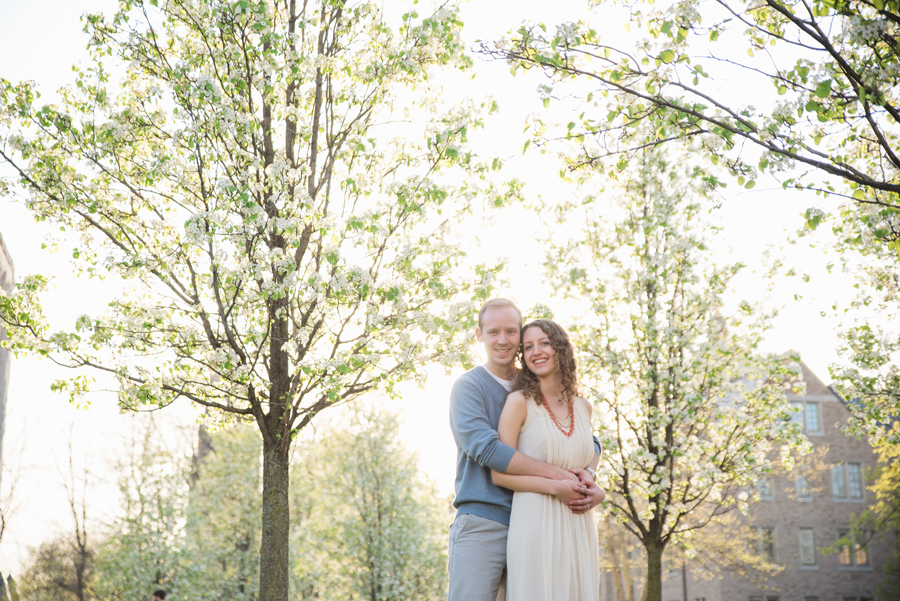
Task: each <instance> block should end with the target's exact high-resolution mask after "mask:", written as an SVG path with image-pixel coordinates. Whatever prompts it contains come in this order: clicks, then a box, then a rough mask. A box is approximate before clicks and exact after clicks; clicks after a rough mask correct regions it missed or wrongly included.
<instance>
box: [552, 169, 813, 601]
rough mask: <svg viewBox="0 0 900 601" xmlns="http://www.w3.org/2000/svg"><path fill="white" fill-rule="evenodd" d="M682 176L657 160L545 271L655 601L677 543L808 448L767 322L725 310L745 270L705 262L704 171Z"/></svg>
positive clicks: (613, 500)
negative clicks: (566, 315) (558, 297)
mask: <svg viewBox="0 0 900 601" xmlns="http://www.w3.org/2000/svg"><path fill="white" fill-rule="evenodd" d="M684 171H686V173H685V172H680V171H679V170H678V169H677V168H676V167H674V166H672V165H671V164H669V162H668V161H667V160H666V159H665V158H664V157H663V156H661V153H650V152H649V151H648V152H647V153H645V156H644V157H642V160H641V162H640V164H639V166H632V167H631V168H630V171H629V173H628V175H629V176H630V177H629V182H630V183H629V184H628V185H627V186H624V188H625V189H624V190H623V191H622V192H621V199H622V200H621V202H620V203H618V206H617V207H616V209H615V211H616V214H614V215H612V216H608V215H607V216H601V215H599V214H597V213H594V210H595V209H594V208H593V206H595V205H596V203H590V202H589V203H587V204H586V205H585V208H584V210H585V211H586V213H585V215H584V223H585V224H586V226H585V228H584V230H583V232H582V236H581V237H580V238H576V239H575V240H576V241H575V242H572V243H570V244H569V245H567V246H565V247H563V248H560V249H558V250H557V251H555V252H556V254H554V255H553V256H552V257H551V258H550V260H549V261H548V266H550V268H551V270H552V273H553V278H554V280H555V281H557V282H558V283H559V285H560V286H561V292H563V293H564V294H565V297H566V299H567V300H570V301H571V302H572V303H575V304H577V303H583V306H582V309H581V314H582V315H583V317H582V318H581V319H580V320H579V323H578V325H577V327H576V328H574V329H575V331H574V336H573V338H574V341H575V346H576V348H578V349H580V350H581V351H582V355H581V358H580V366H579V373H580V374H581V375H582V380H583V383H584V384H585V388H586V389H587V391H588V395H589V397H590V396H592V397H593V401H594V406H595V408H596V411H595V414H596V419H595V428H596V429H597V434H598V437H599V438H600V441H601V442H602V444H603V448H604V452H603V459H602V461H601V465H600V470H599V471H600V472H601V473H600V477H601V482H602V485H603V486H604V487H605V488H606V489H607V490H608V493H609V497H608V502H607V507H608V509H609V511H610V512H611V513H612V515H613V516H614V517H615V518H617V519H618V520H619V521H621V522H622V523H623V524H624V525H625V527H627V528H628V529H629V530H630V531H631V532H632V534H633V535H634V536H635V537H637V539H638V540H640V541H641V543H642V544H643V546H644V549H645V550H646V553H647V589H646V592H647V596H646V599H647V601H660V599H661V593H662V560H663V554H664V551H665V550H666V548H667V546H668V545H669V544H670V543H673V542H674V543H678V544H679V545H680V546H681V547H683V548H685V549H690V547H691V541H690V537H691V534H692V533H693V532H694V531H696V530H698V529H701V528H704V527H705V526H707V525H708V524H710V523H711V522H715V521H717V520H718V518H719V516H721V515H722V514H723V513H725V512H728V511H729V510H731V509H733V508H735V507H741V506H742V505H743V506H744V507H746V502H747V499H748V491H750V492H751V493H752V487H753V486H754V485H755V484H756V482H757V481H758V479H759V478H760V477H761V476H763V475H764V474H766V473H767V472H768V471H769V470H770V469H771V466H772V461H774V460H777V459H778V458H779V452H780V451H784V452H785V453H786V454H785V457H786V458H789V457H790V451H791V450H792V448H796V447H800V446H802V445H804V439H803V437H802V434H800V432H799V431H798V429H797V427H796V425H795V424H791V423H790V419H789V418H790V415H791V413H792V410H791V407H790V405H789V404H788V403H787V401H786V397H785V391H786V390H787V389H790V388H791V387H793V386H795V385H796V381H797V375H796V372H795V371H793V370H792V368H791V363H790V361H788V360H786V358H784V357H777V356H765V355H762V354H761V353H759V351H758V350H757V348H756V347H757V344H758V342H759V341H760V336H761V332H762V331H763V326H764V324H765V316H760V315H757V314H756V311H755V310H754V309H753V307H751V305H750V304H748V303H746V302H744V303H740V304H739V306H738V307H729V306H728V305H727V303H726V301H725V298H726V292H727V290H728V286H729V281H730V280H731V279H732V277H733V276H734V275H735V274H736V273H737V272H738V271H739V270H740V268H741V265H730V266H726V267H719V266H716V265H714V264H713V263H712V261H711V260H710V257H709V252H708V250H707V248H708V247H707V242H706V239H705V236H706V235H707V232H708V231H709V229H710V228H709V226H708V225H707V224H706V223H704V220H703V219H702V192H703V188H704V185H705V184H703V182H702V181H701V176H703V172H702V171H700V170H697V169H692V168H691V167H690V166H688V167H687V168H686V169H685V170H684ZM572 210H574V207H566V208H565V215H566V218H567V219H569V220H571V219H572V218H573V216H572ZM795 369H796V365H795Z"/></svg>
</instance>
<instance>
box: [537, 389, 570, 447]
mask: <svg viewBox="0 0 900 601" xmlns="http://www.w3.org/2000/svg"><path fill="white" fill-rule="evenodd" d="M541 400H543V401H544V408H545V409H546V410H547V413H549V414H550V419H552V420H553V423H554V424H556V428H557V429H558V430H559V431H560V432H562V433H563V435H564V436H565V437H566V438H569V437H571V436H572V433H573V432H574V431H575V403H569V419H570V420H571V423H570V424H569V431H568V432H566V431H565V430H564V429H563V427H562V426H560V425H559V422H558V421H557V420H556V416H555V415H553V411H552V410H551V409H550V405H548V404H547V397H545V396H544V393H543V392H542V393H541Z"/></svg>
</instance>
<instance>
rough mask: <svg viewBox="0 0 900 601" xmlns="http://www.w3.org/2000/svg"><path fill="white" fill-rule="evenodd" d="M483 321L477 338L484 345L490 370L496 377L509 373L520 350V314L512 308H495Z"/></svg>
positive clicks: (488, 312) (491, 309)
mask: <svg viewBox="0 0 900 601" xmlns="http://www.w3.org/2000/svg"><path fill="white" fill-rule="evenodd" d="M481 321H482V327H480V328H477V329H476V330H475V337H476V338H477V339H478V342H481V343H483V344H484V350H485V353H487V366H488V369H490V370H491V371H492V372H495V373H496V375H501V374H503V373H506V372H509V370H510V369H511V368H512V366H513V363H514V361H515V359H516V351H517V350H518V349H519V314H518V313H517V312H516V310H515V309H513V308H512V307H493V308H490V309H488V310H487V311H485V312H484V315H482V319H481ZM491 368H494V369H491Z"/></svg>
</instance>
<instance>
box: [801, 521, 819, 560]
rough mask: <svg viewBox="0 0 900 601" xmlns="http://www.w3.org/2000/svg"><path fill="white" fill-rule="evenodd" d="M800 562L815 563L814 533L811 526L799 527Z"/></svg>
mask: <svg viewBox="0 0 900 601" xmlns="http://www.w3.org/2000/svg"><path fill="white" fill-rule="evenodd" d="M800 563H801V564H803V565H805V566H814V565H816V534H815V531H814V530H813V529H812V528H800Z"/></svg>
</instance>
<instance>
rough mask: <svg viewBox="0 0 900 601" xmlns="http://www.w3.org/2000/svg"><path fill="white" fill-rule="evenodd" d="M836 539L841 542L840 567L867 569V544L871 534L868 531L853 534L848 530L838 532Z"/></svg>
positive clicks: (868, 564)
mask: <svg viewBox="0 0 900 601" xmlns="http://www.w3.org/2000/svg"><path fill="white" fill-rule="evenodd" d="M838 538H839V539H841V540H842V544H841V545H840V554H839V555H838V557H839V558H840V562H841V566H842V567H847V568H868V567H870V566H871V565H872V564H871V563H870V562H869V549H868V546H867V545H868V542H869V539H870V538H872V533H871V532H869V531H868V530H863V531H861V532H857V533H853V532H851V531H850V530H838Z"/></svg>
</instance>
